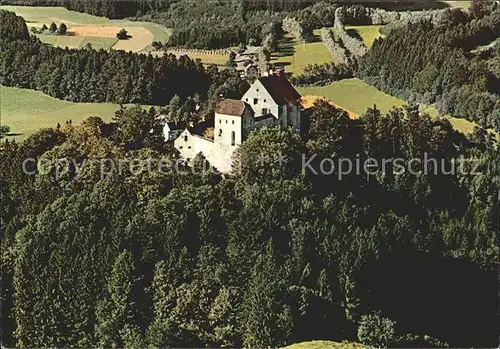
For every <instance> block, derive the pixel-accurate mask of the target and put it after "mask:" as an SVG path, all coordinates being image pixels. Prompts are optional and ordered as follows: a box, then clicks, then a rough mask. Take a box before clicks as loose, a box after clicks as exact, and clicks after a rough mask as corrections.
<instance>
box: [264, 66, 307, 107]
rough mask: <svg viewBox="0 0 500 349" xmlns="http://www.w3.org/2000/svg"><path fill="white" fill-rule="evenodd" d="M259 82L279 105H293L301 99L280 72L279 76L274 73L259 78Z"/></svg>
mask: <svg viewBox="0 0 500 349" xmlns="http://www.w3.org/2000/svg"><path fill="white" fill-rule="evenodd" d="M259 81H260V82H261V83H262V85H264V87H265V88H266V90H267V91H268V92H269V93H270V94H271V96H272V97H273V99H274V101H275V102H276V103H278V104H279V105H284V104H288V103H292V104H294V103H295V102H296V101H297V100H299V99H300V97H301V96H300V94H299V93H298V92H297V90H296V89H295V88H294V87H293V86H292V84H290V82H289V81H288V80H287V79H286V77H285V76H284V73H283V72H281V74H279V73H276V74H272V75H269V76H264V77H261V78H259Z"/></svg>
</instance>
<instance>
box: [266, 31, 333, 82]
mask: <svg viewBox="0 0 500 349" xmlns="http://www.w3.org/2000/svg"><path fill="white" fill-rule="evenodd" d="M314 35H315V40H316V41H314V42H307V43H301V42H298V41H297V39H295V38H294V37H292V36H291V35H289V34H286V35H285V37H284V38H283V39H281V40H280V41H279V52H278V53H276V54H273V55H272V57H271V63H274V64H275V65H276V66H282V67H284V68H285V71H288V72H292V73H293V74H294V75H298V74H301V73H302V72H303V71H304V68H305V66H306V65H308V64H314V63H317V64H322V63H327V62H332V61H334V62H336V63H340V62H339V61H338V59H336V60H334V57H332V54H331V53H330V51H328V49H327V48H326V46H325V44H324V43H323V41H321V36H320V30H315V32H314Z"/></svg>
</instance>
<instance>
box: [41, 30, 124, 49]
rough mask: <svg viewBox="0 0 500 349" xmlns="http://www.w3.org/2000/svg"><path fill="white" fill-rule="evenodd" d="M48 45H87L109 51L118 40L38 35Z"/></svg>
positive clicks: (75, 46)
mask: <svg viewBox="0 0 500 349" xmlns="http://www.w3.org/2000/svg"><path fill="white" fill-rule="evenodd" d="M36 36H38V37H39V38H40V40H41V41H42V42H44V43H46V44H49V45H52V46H58V47H68V48H84V47H85V46H87V44H90V45H92V47H93V48H94V49H96V50H99V49H101V48H103V49H105V50H109V49H111V48H112V47H113V45H115V44H116V42H117V41H118V39H117V38H100V37H92V36H59V35H51V34H36Z"/></svg>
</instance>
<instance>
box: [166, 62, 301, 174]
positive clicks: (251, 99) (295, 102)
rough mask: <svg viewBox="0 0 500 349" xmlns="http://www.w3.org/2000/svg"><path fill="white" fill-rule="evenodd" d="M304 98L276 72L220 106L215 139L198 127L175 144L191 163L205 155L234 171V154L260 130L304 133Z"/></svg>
mask: <svg viewBox="0 0 500 349" xmlns="http://www.w3.org/2000/svg"><path fill="white" fill-rule="evenodd" d="M300 98H301V96H300V94H299V93H298V92H297V90H295V88H294V87H293V86H292V85H291V84H290V82H289V81H288V80H287V79H286V77H285V74H284V73H283V71H276V72H274V73H271V74H268V75H267V76H263V77H260V78H259V79H257V80H255V82H254V83H253V84H252V86H250V88H249V89H248V91H247V92H246V93H245V94H244V95H243V97H242V98H241V100H235V99H224V100H222V101H221V102H219V103H218V104H217V106H216V109H215V117H214V125H213V139H211V138H208V137H206V133H204V132H202V131H200V130H196V127H193V128H186V129H185V130H184V131H183V132H182V133H181V134H180V136H179V137H178V138H177V139H176V140H175V141H174V145H175V147H176V149H177V150H178V151H179V152H180V154H181V156H182V157H183V158H184V159H186V160H187V161H188V162H190V161H192V159H194V157H195V156H196V155H197V154H198V153H202V154H203V155H204V156H205V158H206V159H207V160H208V161H209V162H210V164H211V165H212V166H214V167H215V168H216V169H217V170H219V171H220V172H230V171H231V169H232V160H233V154H234V151H235V150H236V149H237V148H238V146H239V145H241V144H242V143H243V142H244V141H245V139H246V138H247V136H248V134H249V133H250V132H251V131H253V130H255V129H256V128H258V127H262V126H265V125H269V126H273V125H279V126H281V127H292V128H293V129H295V130H297V131H300V109H301V104H300Z"/></svg>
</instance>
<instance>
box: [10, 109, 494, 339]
mask: <svg viewBox="0 0 500 349" xmlns="http://www.w3.org/2000/svg"><path fill="white" fill-rule="evenodd" d="M68 117H71V116H70V115H68ZM305 121H307V122H306V124H307V125H308V131H307V132H304V133H305V134H304V137H303V138H302V137H300V136H299V135H298V134H297V133H295V132H294V131H292V130H291V129H287V130H284V129H279V128H264V129H261V130H260V131H258V132H254V133H252V134H251V135H250V136H249V138H248V139H247V140H246V141H245V142H244V143H243V144H242V145H241V147H240V148H239V150H238V155H237V158H236V163H237V164H239V166H238V167H239V168H241V170H238V171H237V172H235V173H234V175H230V176H225V177H224V178H222V177H220V176H219V175H217V174H214V173H213V172H211V171H210V170H209V167H206V163H205V162H204V159H203V157H202V156H200V155H198V156H197V157H196V158H195V159H194V162H193V167H192V168H188V167H185V166H184V165H182V164H179V165H177V166H176V164H175V162H173V161H175V159H176V158H177V155H176V152H175V151H173V150H172V148H171V147H170V146H168V145H167V144H165V143H164V141H163V135H162V133H161V127H158V120H157V119H156V118H155V114H154V113H147V112H145V111H143V110H142V109H141V108H139V107H134V108H132V109H126V110H120V111H119V112H118V113H117V115H116V118H115V122H116V125H115V127H112V126H111V125H104V124H103V123H102V121H101V120H99V119H98V118H95V117H94V118H90V119H89V120H87V121H86V122H84V123H83V124H82V125H81V126H74V125H66V126H62V127H60V128H58V129H55V130H54V129H50V130H42V131H40V132H38V133H37V134H35V135H33V136H31V137H30V138H29V139H27V140H26V141H24V142H23V143H22V144H15V143H11V142H5V143H3V144H2V146H1V147H0V161H1V162H0V164H1V166H2V171H1V172H0V184H1V185H0V190H1V192H0V198H1V200H2V205H1V209H2V212H1V221H0V224H1V226H0V228H1V231H2V233H3V235H2V241H1V242H2V251H1V253H2V286H3V287H2V292H3V294H2V316H3V318H2V328H1V329H2V336H3V338H2V344H3V345H4V346H6V347H13V346H14V345H15V346H18V347H50V348H54V347H58V348H63V347H64V348H66V347H82V348H89V347H105V348H111V347H118V348H121V347H127V348H144V347H150V348H166V347H242V346H244V347H248V348H256V347H275V346H278V347H279V346H284V345H287V344H291V343H295V342H301V341H309V340H313V339H325V340H327V339H328V340H334V341H338V342H341V341H343V340H348V341H356V342H360V343H363V344H365V345H372V346H375V347H385V346H391V347H406V348H407V347H415V348H429V347H443V346H446V345H449V346H451V347H494V346H496V345H497V340H498V337H497V331H498V327H499V323H498V316H497V309H498V293H497V281H498V280H497V268H498V245H497V236H496V229H497V227H498V224H499V221H498V219H499V217H498V209H499V207H498V200H497V195H498V188H499V186H500V183H499V180H500V176H499V172H498V171H499V169H500V166H497V167H491V168H490V171H487V169H488V167H489V166H491V164H497V165H498V164H500V158H499V156H500V152H499V151H498V149H496V150H494V149H491V144H490V145H484V144H474V143H470V142H468V141H467V140H466V139H464V137H463V135H461V134H459V133H456V132H455V131H453V129H452V127H451V125H450V124H449V122H447V121H446V120H432V119H431V118H430V117H428V116H424V115H419V113H418V108H416V107H414V106H410V107H407V108H406V109H405V110H401V109H397V110H393V111H391V112H390V113H388V114H387V115H380V112H379V111H378V110H376V109H370V110H368V111H367V113H366V114H365V115H364V116H363V117H362V118H360V119H358V120H352V119H350V118H349V117H348V115H347V113H346V112H345V111H342V110H339V109H336V108H334V107H333V106H331V105H330V104H329V103H328V102H327V101H318V102H317V103H316V104H315V105H314V106H313V108H312V109H311V110H310V111H309V113H308V115H306V119H305ZM151 130H152V131H151ZM424 153H427V155H428V157H430V158H435V159H439V163H440V164H441V166H444V167H443V168H444V169H445V170H446V174H445V173H442V172H441V171H440V170H438V171H437V172H436V173H435V174H434V172H433V171H434V170H430V171H431V172H430V173H425V172H422V170H423V167H422V166H423V165H422V163H421V164H420V166H415V165H414V167H413V171H415V170H420V172H417V173H414V172H412V173H410V172H405V171H403V172H401V171H400V169H397V168H396V167H394V166H393V165H392V164H388V165H387V167H385V168H384V169H383V170H384V171H382V168H381V167H379V168H378V169H377V170H376V169H373V168H371V170H370V174H367V173H365V172H363V171H362V170H361V172H357V171H351V172H350V173H346V174H345V175H344V176H343V177H341V179H339V178H338V173H336V172H333V173H332V172H330V165H326V167H325V166H324V163H323V161H322V160H323V159H330V160H333V161H335V165H337V163H338V162H337V161H339V160H340V159H343V160H346V159H350V160H351V161H352V162H353V163H355V162H356V161H364V159H366V158H367V157H372V158H374V159H378V163H379V164H381V163H382V162H381V160H382V159H390V158H401V159H404V160H409V159H414V158H421V157H422V156H423V154H424ZM258 156H262V157H264V158H265V159H269V161H268V162H265V163H262V162H259V161H257V160H256V159H257V158H258ZM277 156H280V157H281V156H284V161H275V160H276V159H277ZM303 156H305V158H306V159H310V158H311V157H312V156H316V157H315V158H313V159H312V160H313V161H312V162H311V163H310V165H311V166H312V167H311V168H312V170H311V169H308V168H304V167H303V165H301V163H302V161H303V160H302V157H303ZM462 156H463V158H461V157H462ZM25 159H38V160H39V161H40V162H39V163H40V164H41V165H40V166H43V167H40V168H39V169H38V171H36V169H35V168H34V165H35V162H34V160H33V161H30V162H29V163H28V164H27V168H26V171H25V172H23V162H24V161H25ZM55 159H68V160H71V161H75V163H65V162H64V160H61V161H62V162H61V163H60V164H59V163H57V162H55ZM141 159H142V162H137V161H138V160H139V161H140V160H141ZM473 159H475V160H474V161H473ZM101 160H102V161H103V162H101ZM469 160H470V161H469ZM160 161H161V163H162V164H163V165H162V167H161V170H160V167H159V164H160ZM453 163H457V164H460V163H461V164H463V165H464V166H462V167H464V168H465V171H458V170H455V171H453V170H450V169H451V166H452V164H453ZM112 164H114V165H112ZM118 164H120V165H118ZM132 164H134V165H132ZM361 164H363V163H361ZM476 165H477V168H476ZM362 166H364V165H362ZM321 168H323V172H321V170H320V169H321ZM432 168H434V167H432ZM148 169H149V170H148ZM203 169H205V171H204V170H203ZM316 170H317V171H319V172H316V173H315V172H314V171H316ZM103 171H104V172H103ZM443 171H444V170H443ZM450 171H452V172H450ZM28 173H31V174H28Z"/></svg>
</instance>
